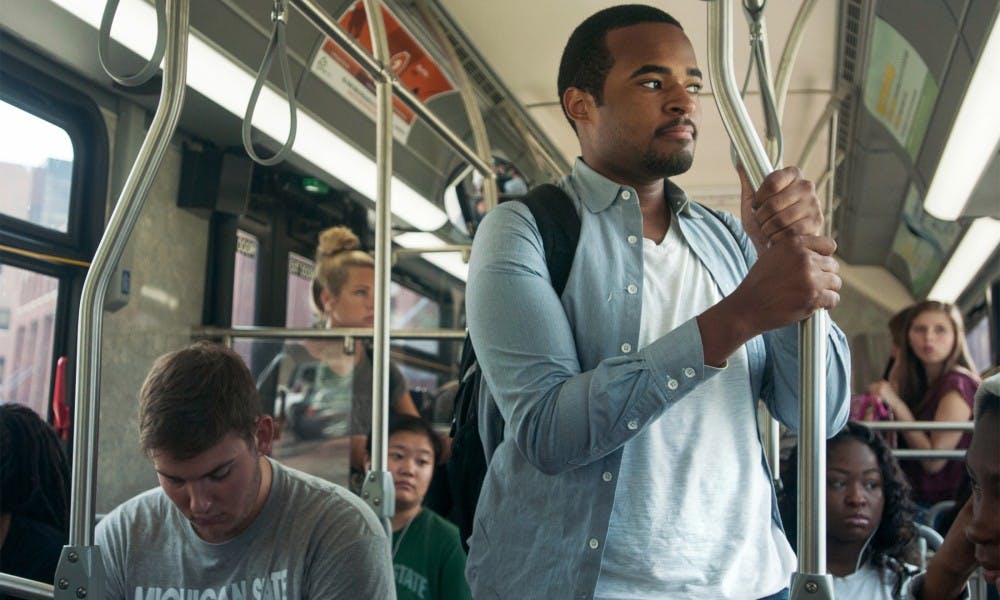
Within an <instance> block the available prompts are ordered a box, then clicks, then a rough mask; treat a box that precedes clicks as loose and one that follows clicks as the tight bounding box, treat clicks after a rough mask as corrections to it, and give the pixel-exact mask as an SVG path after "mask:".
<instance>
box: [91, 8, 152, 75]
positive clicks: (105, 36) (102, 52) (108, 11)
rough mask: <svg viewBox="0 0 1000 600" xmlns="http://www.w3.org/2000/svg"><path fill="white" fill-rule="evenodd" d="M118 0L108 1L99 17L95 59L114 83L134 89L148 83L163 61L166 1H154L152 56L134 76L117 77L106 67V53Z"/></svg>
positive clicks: (109, 44)
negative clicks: (154, 38)
mask: <svg viewBox="0 0 1000 600" xmlns="http://www.w3.org/2000/svg"><path fill="white" fill-rule="evenodd" d="M118 2H119V0H108V3H107V4H105V5H104V15H103V16H102V17H101V31H100V35H99V36H98V39H97V58H98V60H100V61H101V67H103V68H104V72H105V73H107V74H108V76H109V77H111V79H114V80H115V82H116V83H119V84H120V85H124V86H127V87H136V86H139V85H142V84H144V83H146V82H147V81H149V80H150V79H151V78H152V77H153V75H156V72H157V71H159V70H160V63H161V62H162V61H163V52H164V51H165V50H166V48H167V36H166V31H167V1H166V0H156V47H155V48H154V49H153V56H152V57H150V59H149V62H147V63H146V66H144V67H143V68H142V69H140V70H139V72H138V73H136V74H135V75H118V74H117V73H114V72H112V70H111V67H109V66H108V60H107V57H106V55H107V53H108V50H109V47H110V46H111V25H112V24H113V23H114V21H115V13H117V12H118Z"/></svg>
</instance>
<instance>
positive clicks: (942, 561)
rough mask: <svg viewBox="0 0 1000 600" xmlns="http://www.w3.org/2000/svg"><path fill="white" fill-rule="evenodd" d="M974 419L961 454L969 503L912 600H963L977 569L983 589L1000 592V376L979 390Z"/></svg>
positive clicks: (918, 583) (912, 591)
mask: <svg viewBox="0 0 1000 600" xmlns="http://www.w3.org/2000/svg"><path fill="white" fill-rule="evenodd" d="M975 418H976V428H975V431H974V432H973V433H972V444H971V445H970V446H969V450H968V452H966V455H965V465H966V468H967V469H968V471H969V478H970V479H971V480H972V498H970V499H969V500H968V502H966V503H965V506H963V507H962V510H961V512H959V513H958V516H957V517H956V518H955V522H954V523H952V526H951V528H950V529H949V530H948V535H946V536H945V538H944V543H943V544H941V547H940V548H938V551H937V552H936V553H935V554H934V557H933V558H931V561H930V562H929V563H928V564H927V573H925V574H924V575H921V576H919V577H918V578H917V581H916V582H915V583H914V585H913V586H912V587H911V588H910V598H911V599H916V600H951V599H952V598H968V597H969V594H968V590H967V589H966V586H965V582H966V581H967V580H968V579H969V577H970V576H971V575H972V574H973V572H975V570H976V569H977V568H982V570H983V576H984V578H985V580H986V586H987V587H988V588H995V589H996V591H1000V460H998V457H1000V373H995V374H994V375H993V376H992V377H988V378H986V379H984V380H983V382H982V384H981V385H980V386H979V391H978V392H976V408H975Z"/></svg>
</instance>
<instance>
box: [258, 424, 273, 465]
mask: <svg viewBox="0 0 1000 600" xmlns="http://www.w3.org/2000/svg"><path fill="white" fill-rule="evenodd" d="M273 441H274V419H273V418H271V415H261V416H259V417H257V429H256V430H255V431H254V448H255V449H256V450H257V453H258V454H260V455H261V456H270V455H271V443H272V442H273Z"/></svg>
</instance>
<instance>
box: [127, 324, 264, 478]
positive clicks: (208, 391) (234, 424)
mask: <svg viewBox="0 0 1000 600" xmlns="http://www.w3.org/2000/svg"><path fill="white" fill-rule="evenodd" d="M260 414H261V408H260V400H259V398H258V396H257V386H256V384H255V383H254V379H253V376H251V375H250V371H249V369H247V366H246V364H244V363H243V359H242V358H240V355H239V354H237V353H236V352H233V351H232V350H230V349H229V348H226V347H224V346H219V345H216V344H208V343H199V344H194V345H192V346H189V347H187V348H184V349H183V350H177V351H176V352H171V353H169V354H164V355H163V356H161V357H160V358H158V359H156V362H155V363H153V368H152V369H151V370H150V372H149V375H147V376H146V381H145V382H144V383H143V384H142V391H141V392H140V393H139V441H140V444H141V446H142V449H143V451H144V452H145V453H146V454H147V455H148V456H152V455H153V454H155V453H158V452H165V453H166V454H168V455H169V456H170V457H171V458H174V459H177V460H187V459H189V458H193V457H195V456H197V455H199V454H201V453H202V452H204V451H206V450H208V449H209V448H211V447H212V446H214V445H215V444H217V443H219V441H221V440H222V438H224V437H226V436H227V435H229V434H230V433H235V434H236V435H238V436H240V437H241V438H244V439H246V440H247V442H248V443H251V444H252V443H253V439H254V431H255V429H256V423H257V418H258V417H259V416H260Z"/></svg>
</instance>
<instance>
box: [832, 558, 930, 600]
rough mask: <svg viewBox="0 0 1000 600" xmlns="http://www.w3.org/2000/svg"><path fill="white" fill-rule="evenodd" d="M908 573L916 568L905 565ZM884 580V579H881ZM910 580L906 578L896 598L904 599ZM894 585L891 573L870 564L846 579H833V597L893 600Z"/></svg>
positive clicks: (841, 598) (853, 599)
mask: <svg viewBox="0 0 1000 600" xmlns="http://www.w3.org/2000/svg"><path fill="white" fill-rule="evenodd" d="M906 567H907V569H908V570H910V571H914V572H915V571H916V567H914V566H912V565H906ZM883 578H884V579H883ZM911 581H912V579H910V578H906V579H905V580H904V581H903V586H902V587H901V588H900V595H899V596H898V598H905V597H906V594H907V593H908V591H909V587H910V582H911ZM895 585H896V577H895V575H894V574H892V573H883V572H882V571H881V570H879V569H878V568H877V567H875V565H873V564H871V563H870V562H869V563H868V564H866V565H865V566H863V567H861V568H860V569H858V570H857V571H855V572H853V573H851V574H850V575H848V576H846V577H834V578H833V595H834V597H835V598H836V599H837V600H894V599H895V598H897V596H893V595H892V588H893V586H895Z"/></svg>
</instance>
